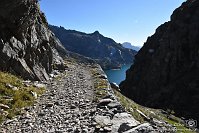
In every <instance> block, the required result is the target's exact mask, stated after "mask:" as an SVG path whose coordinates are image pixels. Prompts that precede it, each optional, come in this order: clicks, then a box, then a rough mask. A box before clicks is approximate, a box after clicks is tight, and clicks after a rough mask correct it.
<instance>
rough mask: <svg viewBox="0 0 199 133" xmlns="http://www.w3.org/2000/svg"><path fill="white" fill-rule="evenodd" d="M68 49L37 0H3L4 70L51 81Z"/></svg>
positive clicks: (0, 50)
mask: <svg viewBox="0 0 199 133" xmlns="http://www.w3.org/2000/svg"><path fill="white" fill-rule="evenodd" d="M58 51H59V52H60V53H62V54H64V53H65V49H64V48H63V47H62V46H61V44H60V42H59V41H58V40H57V39H56V38H55V36H54V34H53V33H52V32H51V31H50V30H49V29H48V23H47V21H46V18H45V16H44V14H43V13H42V12H41V11H40V9H39V5H38V1H37V0H1V1H0V57H1V58H0V70H2V71H10V72H12V73H15V74H17V75H20V76H21V77H22V78H25V79H31V80H48V78H49V77H48V73H50V72H51V71H52V64H59V65H61V64H62V58H61V57H60V56H59V53H58Z"/></svg>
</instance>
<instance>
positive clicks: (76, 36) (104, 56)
mask: <svg viewBox="0 0 199 133" xmlns="http://www.w3.org/2000/svg"><path fill="white" fill-rule="evenodd" d="M50 29H51V30H52V31H53V32H54V33H55V35H56V36H57V38H59V39H60V41H61V42H62V44H63V45H64V47H65V48H66V49H67V50H69V51H72V52H75V53H78V54H81V55H83V56H86V57H90V58H92V59H94V60H95V61H96V62H97V63H99V64H100V65H101V66H102V67H103V68H104V69H111V68H118V67H119V66H121V65H122V64H125V63H133V61H134V56H135V54H136V53H137V52H136V51H135V50H132V49H127V48H124V47H122V45H121V44H119V43H116V42H115V41H114V40H113V39H111V38H107V37H104V36H103V35H101V34H100V33H99V32H98V31H96V32H94V33H91V34H86V33H83V32H79V31H75V30H66V29H65V28H63V27H57V26H50Z"/></svg>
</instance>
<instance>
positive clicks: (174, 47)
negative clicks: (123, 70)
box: [120, 0, 199, 120]
mask: <svg viewBox="0 0 199 133" xmlns="http://www.w3.org/2000/svg"><path fill="white" fill-rule="evenodd" d="M120 88H121V90H122V92H123V94H125V95H127V96H128V97H130V98H131V99H133V100H135V101H136V102H138V103H141V104H143V105H147V106H150V107H157V108H164V109H167V108H170V109H172V110H174V111H175V112H176V113H177V114H179V115H181V116H185V117H188V118H189V117H190V118H193V119H197V120H199V115H198V111H199V108H198V105H199V1H198V0H187V2H184V3H183V4H182V5H181V6H180V7H179V8H178V9H176V10H175V11H174V12H173V15H172V16H171V21H169V22H166V23H165V24H163V25H161V26H160V27H158V28H157V30H156V33H155V34H154V35H152V36H151V37H149V38H148V40H147V42H146V43H145V44H144V46H143V48H142V49H141V50H140V51H139V52H138V54H137V55H136V57H135V64H134V65H133V66H131V68H130V69H129V70H128V71H127V77H126V80H125V81H123V82H122V83H121V84H120Z"/></svg>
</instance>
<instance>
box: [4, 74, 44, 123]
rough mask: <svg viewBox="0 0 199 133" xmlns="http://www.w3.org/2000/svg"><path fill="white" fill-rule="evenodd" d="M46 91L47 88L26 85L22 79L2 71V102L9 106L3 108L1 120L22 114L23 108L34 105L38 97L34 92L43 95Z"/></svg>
mask: <svg viewBox="0 0 199 133" xmlns="http://www.w3.org/2000/svg"><path fill="white" fill-rule="evenodd" d="M12 87H13V88H14V87H15V88H16V89H13V88H12ZM44 92H45V88H35V87H33V86H29V87H26V86H25V85H24V84H23V83H22V79H20V78H18V77H16V76H14V75H12V74H9V73H4V72H0V104H3V105H6V106H8V107H9V108H6V109H1V113H0V122H2V121H3V120H5V119H6V118H13V117H14V116H16V115H18V114H20V110H21V108H23V107H27V106H30V105H32V104H33V103H34V101H35V99H36V97H35V96H34V95H33V93H35V94H36V95H41V94H42V93H44Z"/></svg>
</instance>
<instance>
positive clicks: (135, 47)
mask: <svg viewBox="0 0 199 133" xmlns="http://www.w3.org/2000/svg"><path fill="white" fill-rule="evenodd" d="M122 46H123V47H125V48H129V49H133V50H135V51H139V50H140V47H138V46H133V45H132V44H131V43H130V42H124V43H122Z"/></svg>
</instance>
